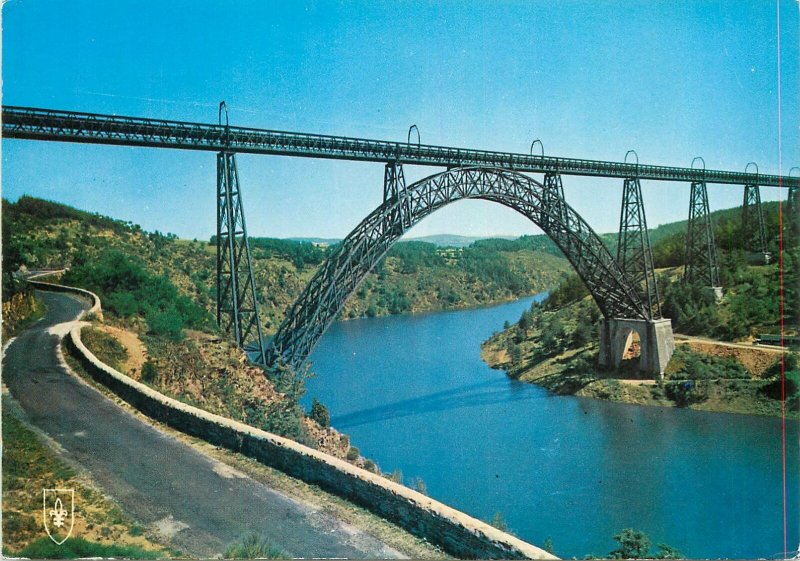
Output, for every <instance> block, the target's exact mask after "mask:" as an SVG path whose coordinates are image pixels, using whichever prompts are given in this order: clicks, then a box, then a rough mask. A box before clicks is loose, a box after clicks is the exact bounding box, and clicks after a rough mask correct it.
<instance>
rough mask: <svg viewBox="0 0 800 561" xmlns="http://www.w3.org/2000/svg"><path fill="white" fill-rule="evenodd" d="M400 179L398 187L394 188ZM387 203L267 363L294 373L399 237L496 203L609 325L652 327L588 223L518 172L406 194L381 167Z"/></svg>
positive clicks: (289, 322) (453, 177) (313, 288)
mask: <svg viewBox="0 0 800 561" xmlns="http://www.w3.org/2000/svg"><path fill="white" fill-rule="evenodd" d="M398 176H399V179H400V181H399V182H398ZM386 183H387V184H388V185H392V184H394V185H395V186H396V187H398V188H393V189H392V188H389V189H387V190H386V191H385V194H384V198H385V200H384V202H383V204H381V205H380V206H379V207H378V208H376V209H375V210H373V211H372V212H371V213H370V214H369V215H368V216H367V217H366V218H365V219H364V220H363V221H362V222H361V223H360V224H359V225H358V226H357V227H356V228H355V229H354V230H353V231H352V232H350V234H349V235H348V236H347V237H346V238H345V239H344V240H343V242H342V243H341V244H340V245H339V246H338V247H337V248H336V250H335V251H334V253H333V254H332V255H331V256H330V257H329V258H328V260H327V261H326V262H325V263H324V264H323V266H322V267H321V268H320V269H319V270H318V271H317V273H316V274H315V275H314V277H313V278H312V279H311V281H310V282H309V283H308V285H306V288H305V289H304V290H303V292H302V294H301V295H300V296H299V297H298V298H297V300H296V301H295V302H294V304H293V305H292V306H291V308H290V309H289V311H288V312H287V314H286V317H285V319H284V321H283V322H282V323H281V325H280V327H279V328H278V331H277V333H276V334H275V336H274V337H273V338H272V340H271V341H270V345H269V348H268V350H267V357H266V358H267V362H268V363H274V362H276V361H279V362H282V363H284V364H287V365H289V366H291V367H294V368H298V367H300V366H302V365H303V364H304V363H305V361H306V359H307V358H308V356H309V355H310V353H311V351H312V350H313V349H314V347H315V345H316V344H317V342H318V341H319V340H320V338H321V337H322V336H323V334H324V333H325V331H326V330H327V329H328V327H329V326H330V325H331V323H333V321H334V320H335V319H336V317H337V315H338V314H339V312H340V310H341V309H342V307H343V306H344V303H345V301H346V300H347V299H348V298H349V297H350V295H351V294H353V292H355V290H356V289H357V288H358V286H359V284H360V283H361V282H362V281H363V280H364V278H365V277H366V276H367V274H368V273H369V272H370V270H371V269H372V268H373V267H374V266H375V265H376V264H377V263H378V261H380V259H381V258H382V257H383V256H384V255H385V254H386V253H387V252H388V251H389V249H390V248H391V246H392V245H393V244H394V243H395V242H397V241H398V240H399V239H400V237H401V236H402V235H403V234H404V233H405V232H406V231H407V230H408V229H410V228H412V227H413V226H414V225H416V224H417V223H418V222H420V221H421V220H422V219H424V218H425V217H427V216H428V215H430V214H432V213H433V212H436V211H437V210H439V209H440V208H443V207H444V206H446V205H449V204H451V203H454V202H456V201H460V200H464V199H483V200H487V201H493V202H496V203H500V204H502V205H504V206H507V207H509V208H512V209H514V210H516V211H517V212H519V213H521V214H523V215H524V216H526V217H528V218H529V219H530V220H531V221H532V222H534V223H535V224H536V225H537V226H539V227H540V228H541V229H542V231H543V232H544V233H545V234H547V235H548V236H549V237H550V238H551V239H552V240H553V241H554V242H555V244H556V245H557V246H558V247H559V249H561V251H562V252H563V253H564V255H565V256H566V258H567V259H568V260H569V261H570V263H571V264H572V266H573V267H574V268H575V270H576V272H577V273H578V275H580V277H581V279H583V281H584V283H585V284H586V286H587V288H588V289H589V292H590V293H591V295H592V297H593V298H594V300H595V302H597V305H598V306H599V308H600V310H601V311H602V312H603V315H604V316H605V317H606V318H613V317H625V318H630V319H642V320H649V319H652V318H651V312H650V309H649V307H648V306H646V305H645V304H644V303H643V301H642V298H641V295H640V292H639V291H637V290H636V288H635V287H634V286H633V285H632V284H631V283H630V282H629V280H628V279H627V278H626V275H625V273H624V272H623V270H622V269H621V268H620V266H619V265H618V264H617V261H616V260H615V259H614V257H612V255H611V253H610V252H609V251H608V249H607V248H606V246H605V245H604V244H603V242H602V241H601V240H600V238H599V237H598V235H597V234H596V233H595V232H594V230H592V228H591V227H590V226H589V224H587V223H586V221H585V220H584V219H583V218H581V216H580V215H579V214H578V213H577V212H576V211H575V210H574V209H573V208H572V207H570V206H569V205H568V204H567V203H566V202H565V201H564V199H563V195H561V196H558V195H557V193H555V192H554V186H553V185H549V184H548V183H550V182H547V181H546V182H545V184H542V183H539V182H537V181H535V180H534V179H532V178H531V177H528V176H526V175H523V174H521V173H518V172H514V171H509V170H507V169H499V168H485V167H470V168H455V169H451V170H448V171H445V172H443V173H438V174H435V175H431V176H429V177H426V178H425V179H422V180H420V181H418V182H416V183H414V184H413V185H410V186H408V187H407V188H403V186H402V185H399V186H398V185H397V183H402V168H401V167H400V166H399V165H397V164H391V163H390V164H388V165H387V167H386Z"/></svg>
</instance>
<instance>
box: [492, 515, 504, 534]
mask: <svg viewBox="0 0 800 561" xmlns="http://www.w3.org/2000/svg"><path fill="white" fill-rule="evenodd" d="M489 524H491V525H492V526H494V527H495V528H497V529H498V530H501V531H503V532H505V531H506V530H508V524H506V519H505V518H503V513H502V512H495V513H494V516H492V521H491V522H489Z"/></svg>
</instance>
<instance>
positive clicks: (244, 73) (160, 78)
mask: <svg viewBox="0 0 800 561" xmlns="http://www.w3.org/2000/svg"><path fill="white" fill-rule="evenodd" d="M777 10H778V4H777V3H776V2H774V1H767V0H763V1H752V2H746V1H738V0H728V1H710V0H709V1H695V0H692V1H670V2H652V1H631V2H617V1H611V0H609V1H606V2H590V1H566V2H549V1H548V2H545V1H541V2H538V1H528V2H521V1H520V2H494V1H493V2H490V1H488V0H486V1H481V2H466V1H453V2H433V1H431V2H410V1H405V2H404V1H397V2H366V1H364V2H307V3H306V2H203V1H201V0H192V1H183V2H182V1H172V2H157V1H153V2H148V1H135V2H133V1H122V0H116V1H114V2H101V1H70V2H58V1H55V0H53V1H44V0H38V1H37V0H9V1H8V2H6V3H5V4H4V6H3V12H2V17H3V22H2V23H3V45H2V46H3V68H2V74H3V103H5V104H9V105H28V106H34V107H47V108H57V109H72V110H82V111H93V112H107V113H117V114H122V115H135V116H148V117H160V118H169V119H180V120H192V121H203V122H213V121H215V120H216V117H217V104H218V103H219V101H220V100H221V99H225V100H226V101H227V103H228V106H229V108H230V115H231V122H232V123H233V124H237V125H244V126H257V127H264V128H273V129H283V130H296V131H304V132H318V133H327V134H342V135H354V136H364V137H371V138H380V139H386V140H405V139H406V134H407V131H408V127H409V126H410V125H411V124H416V125H417V126H418V127H419V130H420V133H421V139H422V142H424V143H430V144H445V145H451V146H464V147H470V148H486V149H492V150H508V151H515V152H527V151H528V150H529V147H530V144H531V141H532V140H533V139H534V138H541V139H542V141H543V143H544V148H545V152H546V153H547V154H550V155H557V156H564V157H580V158H595V159H603V160H622V159H623V157H624V155H625V153H626V151H627V150H629V149H631V148H633V149H636V151H637V152H638V154H639V157H640V160H641V161H642V163H652V164H666V165H686V166H688V165H689V164H690V162H691V160H692V158H693V157H694V156H696V155H701V156H703V157H704V158H705V161H706V163H707V165H708V167H709V168H717V169H731V170H742V169H744V167H745V165H746V164H747V163H748V162H750V161H756V162H758V165H759V167H760V169H761V171H762V172H765V173H778V172H779V149H778V144H779V143H778V97H777V95H778V71H777V57H778V52H777V15H778V14H777ZM780 20H781V38H780V39H781V58H782V61H781V86H782V105H781V114H782V135H781V141H782V166H783V172H784V173H788V170H789V168H791V167H792V166H793V165H800V141H799V140H800V133H799V131H798V122H799V121H798V119H797V116H798V114H800V111H799V109H800V107H799V106H798V105H799V101H800V99H798V96H799V95H800V89H799V88H798V87H797V85H798V77H799V76H798V59H799V58H800V57H798V52H799V50H800V44H799V42H798V41H799V38H798V3H797V2H796V1H795V0H784V1H783V2H780ZM2 150H3V155H2V158H3V159H2V164H3V168H2V187H3V196H4V197H7V198H9V199H11V200H16V199H17V198H18V197H19V196H20V195H22V194H26V193H27V194H31V195H35V196H40V197H45V198H49V199H52V200H56V201H60V202H64V203H67V204H71V205H74V206H77V207H79V208H83V209H88V210H91V211H97V212H100V213H103V214H107V215H111V216H114V217H117V218H121V219H125V220H132V221H134V222H136V223H138V224H141V225H142V226H143V227H144V228H146V229H148V230H155V229H158V230H161V231H169V232H174V233H177V234H178V235H180V236H182V237H188V238H194V237H196V238H199V239H206V238H208V237H209V236H210V235H211V234H212V233H213V232H214V230H215V207H214V204H215V201H214V191H215V180H216V179H215V171H214V166H215V156H214V154H211V153H194V152H188V151H172V150H152V149H150V150H147V149H142V148H126V147H104V146H89V145H77V144H61V143H42V142H32V141H18V140H3V142H2ZM238 161H239V172H240V176H241V179H242V182H243V192H244V197H245V205H246V211H247V219H248V228H249V231H250V234H251V235H259V236H276V237H289V236H321V237H342V236H344V235H346V234H347V233H348V232H349V231H350V230H351V229H352V228H353V227H355V225H356V224H358V222H359V221H360V220H361V219H362V218H363V217H364V216H366V215H367V214H368V213H369V212H370V211H371V210H372V209H373V208H374V207H375V206H376V205H377V204H379V203H380V197H381V194H382V186H381V182H382V177H383V168H382V166H381V165H379V164H364V163H351V162H336V161H324V160H310V159H301V158H288V157H268V156H252V155H242V156H239V160H238ZM434 171H435V170H434V168H422V167H412V166H408V167H407V168H406V177H407V179H408V180H409V181H412V180H416V179H420V178H422V177H425V176H426V175H429V174H430V173H433V172H434ZM564 184H565V192H566V196H567V200H568V202H569V203H570V204H572V206H574V207H575V208H576V209H577V210H578V211H579V212H580V213H581V214H582V215H583V216H584V217H585V218H586V219H587V220H588V221H589V223H590V224H592V226H593V227H595V229H597V230H598V231H603V232H607V231H614V230H615V229H616V228H617V225H618V219H619V200H620V197H621V190H622V181H621V180H616V179H614V180H606V179H596V178H575V177H565V178H564ZM643 191H644V197H645V205H646V210H647V216H648V221H649V223H650V225H651V226H654V225H656V224H659V223H664V222H669V221H673V220H680V219H684V218H685V217H686V214H687V211H688V186H687V185H683V184H670V183H663V182H652V181H646V182H643ZM709 197H710V199H711V205H712V207H713V208H723V207H730V206H734V205H737V204H741V198H742V189H741V188H739V187H732V186H712V187H711V188H710V193H709ZM762 197H763V198H764V199H765V200H773V199H776V198H777V197H778V193H777V190H775V189H764V190H763V193H762ZM536 232H538V229H537V228H536V227H535V226H533V225H531V224H530V223H528V222H527V221H526V220H525V219H524V218H522V217H520V216H518V215H516V214H515V213H514V212H513V211H511V210H508V209H505V208H503V207H500V206H497V205H494V204H492V203H488V202H476V201H468V202H462V203H459V204H456V205H452V206H451V207H449V208H447V209H445V210H443V211H441V212H439V213H437V214H436V215H434V216H432V217H430V218H428V219H426V220H425V221H424V222H423V223H421V224H420V225H419V226H417V227H416V228H415V229H414V230H412V231H411V233H410V235H411V236H421V235H427V234H433V233H458V234H465V235H491V234H523V233H536Z"/></svg>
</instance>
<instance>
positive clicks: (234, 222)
mask: <svg viewBox="0 0 800 561" xmlns="http://www.w3.org/2000/svg"><path fill="white" fill-rule="evenodd" d="M217 323H218V324H219V326H220V328H221V329H222V331H223V332H224V333H226V334H228V335H229V336H231V337H232V338H233V340H234V341H236V343H237V344H238V345H239V346H240V347H244V345H245V344H246V343H251V342H252V344H253V346H254V348H255V349H256V350H257V351H258V354H259V359H258V360H257V362H260V363H262V364H263V363H264V347H265V345H264V340H263V335H262V332H261V322H260V319H259V314H258V301H257V298H256V288H255V280H254V278H253V269H252V260H251V257H250V244H249V242H248V240H247V225H246V222H245V217H244V205H243V203H242V191H241V188H240V185H239V172H238V170H237V168H236V155H235V154H233V153H231V152H220V153H219V154H217Z"/></svg>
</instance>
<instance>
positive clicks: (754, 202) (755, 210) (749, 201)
mask: <svg viewBox="0 0 800 561" xmlns="http://www.w3.org/2000/svg"><path fill="white" fill-rule="evenodd" d="M742 241H743V242H744V244H745V245H744V247H745V249H746V250H748V251H753V252H757V253H763V254H764V255H766V254H767V233H766V229H765V228H764V214H763V213H762V211H761V189H760V188H759V186H758V185H745V186H744V201H743V202H742Z"/></svg>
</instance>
